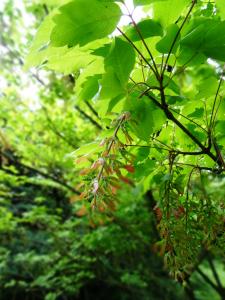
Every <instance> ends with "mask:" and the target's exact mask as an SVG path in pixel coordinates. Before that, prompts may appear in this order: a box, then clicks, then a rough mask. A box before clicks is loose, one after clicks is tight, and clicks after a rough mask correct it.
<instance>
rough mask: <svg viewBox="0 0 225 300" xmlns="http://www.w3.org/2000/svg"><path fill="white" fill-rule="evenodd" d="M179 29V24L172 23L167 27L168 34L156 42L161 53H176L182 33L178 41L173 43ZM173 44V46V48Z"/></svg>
mask: <svg viewBox="0 0 225 300" xmlns="http://www.w3.org/2000/svg"><path fill="white" fill-rule="evenodd" d="M178 31H179V27H178V26H177V24H172V25H170V26H169V27H168V28H167V32H166V35H165V36H164V37H163V38H162V39H161V40H160V41H159V42H158V43H157V44H156V49H157V50H158V51H159V52H160V53H169V51H171V53H175V52H176V50H177V47H178V45H179V40H180V34H179V35H178V37H177V40H176V43H175V44H174V45H173V41H174V39H175V38H176V36H177V34H178ZM172 45H173V48H172Z"/></svg>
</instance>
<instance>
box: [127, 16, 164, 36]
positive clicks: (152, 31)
mask: <svg viewBox="0 0 225 300" xmlns="http://www.w3.org/2000/svg"><path fill="white" fill-rule="evenodd" d="M137 27H138V29H139V31H140V32H141V35H142V37H143V38H144V39H146V38H149V37H152V36H162V35H163V30H162V27H161V25H160V24H159V23H158V22H156V21H154V20H151V19H147V20H143V21H140V22H139V23H138V24H137ZM125 34H126V36H127V37H129V39H130V40H132V41H133V42H136V41H139V40H140V39H141V37H140V35H139V34H138V32H137V29H136V28H135V27H132V28H129V29H128V30H127V31H126V32H125Z"/></svg>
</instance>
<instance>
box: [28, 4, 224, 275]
mask: <svg viewBox="0 0 225 300" xmlns="http://www.w3.org/2000/svg"><path fill="white" fill-rule="evenodd" d="M136 6H142V8H143V11H145V13H146V14H145V15H144V16H143V19H142V20H141V21H140V22H138V23H136V21H135V19H134V17H133V13H132V12H131V11H129V8H128V7H127V5H126V1H104V0H103V1H101V0H90V1H85V4H84V1H79V0H74V1H68V3H66V4H64V3H63V5H62V6H59V7H56V8H54V9H53V10H52V11H51V13H50V14H49V15H48V16H47V17H46V19H45V20H44V21H43V23H42V24H41V26H40V28H39V30H38V32H37V34H36V37H35V39H34V42H33V44H32V46H31V50H30V54H29V55H28V58H27V66H28V67H29V66H33V65H44V66H45V67H47V68H49V69H53V70H55V71H60V72H62V73H65V74H71V73H72V74H77V80H76V84H75V90H74V91H75V97H76V102H77V103H80V102H82V101H84V100H85V101H90V103H92V104H93V105H94V106H95V109H96V110H97V111H98V115H99V116H100V117H101V118H102V124H103V125H102V126H103V127H104V126H106V127H108V126H109V127H111V129H110V130H106V131H104V132H103V133H102V134H100V135H99V136H98V138H97V141H96V142H95V143H92V144H89V145H88V146H84V147H83V148H81V149H79V150H77V151H75V156H76V157H78V158H79V157H81V158H80V159H78V161H77V162H78V163H80V168H85V167H86V169H85V171H82V175H87V177H86V181H87V182H88V184H87V185H86V187H84V191H83V193H82V198H86V199H88V200H89V201H90V202H91V203H92V207H93V208H96V207H98V208H99V209H100V210H107V209H108V210H110V209H112V205H111V201H112V200H113V201H115V199H116V193H117V191H118V189H120V188H121V182H125V183H127V184H129V185H130V186H131V187H132V186H133V185H135V184H138V187H139V189H140V193H145V192H146V191H148V190H149V189H154V191H155V192H154V196H155V197H156V199H157V201H158V204H157V206H158V207H159V209H160V210H161V213H162V218H161V220H160V224H159V229H160V233H161V237H162V241H163V247H164V252H165V257H166V261H167V263H168V265H169V266H170V268H171V269H172V270H174V272H175V273H176V272H177V270H179V271H180V272H186V271H187V269H186V268H188V266H189V265H190V264H191V262H193V259H194V258H196V257H197V255H198V253H199V249H200V248H201V247H202V246H204V247H213V246H214V244H216V245H217V246H218V245H219V244H220V242H219V240H220V239H222V241H221V243H222V244H223V243H224V236H222V237H221V232H222V231H223V228H224V224H223V215H224V204H223V200H222V198H220V197H219V196H218V198H216V199H215V198H213V197H211V195H210V194H208V192H206V191H205V181H204V180H206V182H207V180H211V181H213V182H214V181H215V182H217V180H218V176H217V175H215V173H222V172H223V171H224V167H225V162H224V157H223V153H222V151H223V147H224V98H223V97H224V94H223V87H224V83H223V67H222V65H223V62H224V61H225V55H224V53H225V51H224V44H225V35H224V32H225V30H224V29H225V23H224V21H223V19H224V17H225V16H224V8H223V4H222V2H221V1H219V0H217V1H216V2H215V3H211V2H207V1H206V2H205V1H189V0H185V1H178V0H165V1H134V7H136ZM87 7H88V9H87ZM123 11H125V14H127V15H128V17H129V18H130V24H129V25H127V26H123V27H122V26H120V23H119V20H120V18H121V17H122V15H123ZM150 16H151V17H150ZM59 57H60V59H58V58H59ZM209 59H211V60H214V61H217V66H218V67H217V69H216V68H215V67H214V66H213V65H212V64H210V61H209ZM99 145H100V146H101V147H99ZM142 150H143V151H142ZM93 162H94V163H93ZM91 164H92V166H91V167H90V165H91ZM209 173H211V175H210V176H211V177H207V176H208V174H209ZM207 178H208V179H207ZM219 178H223V175H221V177H219ZM195 185H199V186H200V187H198V188H197V189H195ZM209 216H213V217H211V218H210V217H209ZM215 228H216V229H215ZM181 239H182V241H183V242H182V244H181V243H180V240H181ZM218 239H219V240H218ZM184 260H185V261H184Z"/></svg>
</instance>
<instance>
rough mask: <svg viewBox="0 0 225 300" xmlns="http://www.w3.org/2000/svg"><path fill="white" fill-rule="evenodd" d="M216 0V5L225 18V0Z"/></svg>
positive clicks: (222, 17)
mask: <svg viewBox="0 0 225 300" xmlns="http://www.w3.org/2000/svg"><path fill="white" fill-rule="evenodd" d="M215 1H216V7H217V8H218V10H219V13H220V16H221V19H222V20H224V19H225V2H224V0H215Z"/></svg>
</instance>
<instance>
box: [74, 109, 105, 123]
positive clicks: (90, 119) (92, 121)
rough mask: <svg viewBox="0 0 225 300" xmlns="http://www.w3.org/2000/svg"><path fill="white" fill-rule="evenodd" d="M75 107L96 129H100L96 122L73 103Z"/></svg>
mask: <svg viewBox="0 0 225 300" xmlns="http://www.w3.org/2000/svg"><path fill="white" fill-rule="evenodd" d="M75 108H76V109H77V110H78V111H79V113H80V114H81V115H82V116H83V117H84V118H85V119H87V120H89V121H90V122H91V123H92V124H93V125H94V126H95V127H97V128H98V129H102V126H101V125H100V124H98V122H96V121H95V120H94V119H92V117H91V116H89V115H88V114H87V113H86V112H85V111H83V110H82V109H81V108H80V107H79V106H78V105H75Z"/></svg>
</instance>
